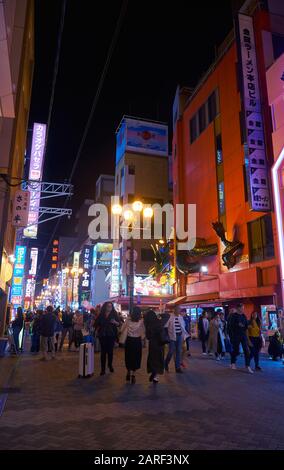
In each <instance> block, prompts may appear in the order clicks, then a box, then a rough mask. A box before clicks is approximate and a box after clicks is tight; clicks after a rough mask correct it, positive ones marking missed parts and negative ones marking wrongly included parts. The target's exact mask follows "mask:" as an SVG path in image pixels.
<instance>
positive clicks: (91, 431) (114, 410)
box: [0, 344, 284, 450]
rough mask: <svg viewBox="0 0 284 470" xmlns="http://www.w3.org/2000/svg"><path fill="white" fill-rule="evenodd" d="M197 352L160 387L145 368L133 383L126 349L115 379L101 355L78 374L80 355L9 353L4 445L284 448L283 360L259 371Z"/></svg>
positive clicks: (1, 430) (0, 421)
mask: <svg viewBox="0 0 284 470" xmlns="http://www.w3.org/2000/svg"><path fill="white" fill-rule="evenodd" d="M193 351H194V352H193V355H192V357H191V358H189V359H188V360H187V369H186V372H185V373H184V374H183V375H176V374H175V373H174V372H173V371H172V372H170V373H169V374H167V375H165V376H164V377H162V378H161V382H160V383H159V385H157V386H154V385H152V384H150V383H149V382H148V379H147V375H146V373H145V367H143V370H142V371H141V372H140V373H139V374H137V382H138V383H137V384H136V385H134V386H133V385H129V384H125V382H124V378H125V370H124V367H123V350H120V349H117V350H116V352H115V353H116V354H115V364H114V365H115V373H114V374H108V375H106V376H105V377H99V376H98V371H99V369H98V365H99V356H98V355H97V354H96V358H95V363H96V374H95V376H94V377H93V378H91V379H78V378H77V362H78V354H77V353H67V352H64V353H62V354H60V355H58V356H57V357H58V358H57V360H56V361H49V362H47V363H42V362H41V361H39V358H38V357H33V356H31V355H29V354H25V355H23V356H22V357H21V358H20V359H19V360H18V363H17V359H16V358H15V359H12V358H1V359H0V370H1V371H3V370H4V369H5V364H6V365H7V367H6V371H7V370H8V368H9V367H10V369H11V362H12V361H14V362H15V363H17V365H16V367H15V369H14V371H13V373H12V374H11V375H10V380H9V383H8V387H7V382H6V388H5V389H4V391H6V392H7V393H8V398H7V401H6V405H5V407H4V411H3V414H2V416H1V417H0V435H1V439H0V449H93V450H95V449H104V450H107V449H137V450H139V449H188V450H190V449H284V426H283V409H284V394H283V390H284V367H283V366H282V363H281V362H277V363H273V362H271V361H270V360H269V359H268V358H267V357H266V358H265V359H263V360H262V365H263V368H264V371H263V372H259V373H256V374H254V375H249V374H247V373H246V372H245V371H244V370H242V369H241V368H240V369H239V370H238V371H232V370H230V369H229V367H228V362H220V363H216V362H215V360H213V359H212V358H209V357H203V356H202V355H201V354H200V352H199V345H198V344H195V345H194V347H193ZM144 352H145V350H144ZM144 356H146V354H144ZM144 361H145V357H144ZM239 362H240V361H239ZM241 362H242V365H243V359H241ZM172 370H173V367H172ZM8 375H9V374H7V379H6V380H8ZM1 385H2V392H3V382H2V383H1Z"/></svg>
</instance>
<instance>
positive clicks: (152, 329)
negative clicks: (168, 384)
mask: <svg viewBox="0 0 284 470" xmlns="http://www.w3.org/2000/svg"><path fill="white" fill-rule="evenodd" d="M168 319H169V316H168V315H163V318H159V317H158V316H157V315H156V313H155V312H154V310H149V311H148V312H147V313H146V315H145V318H144V324H145V328H146V338H147V339H148V340H149V350H148V358H147V372H148V374H150V376H149V381H150V382H153V383H158V382H159V378H158V375H159V374H160V375H161V374H163V373H164V364H165V360H164V355H165V344H164V342H163V338H162V337H163V329H164V327H165V324H166V323H167V321H168Z"/></svg>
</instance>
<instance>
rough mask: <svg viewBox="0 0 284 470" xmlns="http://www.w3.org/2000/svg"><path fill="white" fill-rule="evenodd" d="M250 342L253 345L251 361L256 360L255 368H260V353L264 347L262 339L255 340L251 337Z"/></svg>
mask: <svg viewBox="0 0 284 470" xmlns="http://www.w3.org/2000/svg"><path fill="white" fill-rule="evenodd" d="M249 339H250V342H251V343H252V348H250V360H251V359H252V358H254V363H255V367H258V366H259V353H260V350H261V346H262V339H261V338H260V337H259V336H258V337H256V338H254V337H253V336H250V338H249Z"/></svg>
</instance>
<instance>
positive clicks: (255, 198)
mask: <svg viewBox="0 0 284 470" xmlns="http://www.w3.org/2000/svg"><path fill="white" fill-rule="evenodd" d="M238 35H239V41H238V47H239V57H240V61H241V65H242V81H243V105H244V114H245V125H246V134H247V147H248V155H247V158H248V173H249V193H250V206H251V210H253V211H263V212H265V211H270V210H271V200H270V191H269V179H268V170H267V160H266V148H265V138H264V128H263V117H262V112H261V97H260V90H259V82H258V71H257V56H256V48H255V38H254V29H253V19H252V18H251V17H250V16H247V15H243V14H239V15H238Z"/></svg>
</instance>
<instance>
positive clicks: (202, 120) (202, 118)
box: [198, 105, 206, 134]
mask: <svg viewBox="0 0 284 470" xmlns="http://www.w3.org/2000/svg"><path fill="white" fill-rule="evenodd" d="M198 123H199V134H201V132H203V131H204V129H205V128H206V108H205V105H203V106H201V108H200V109H199V111H198Z"/></svg>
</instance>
